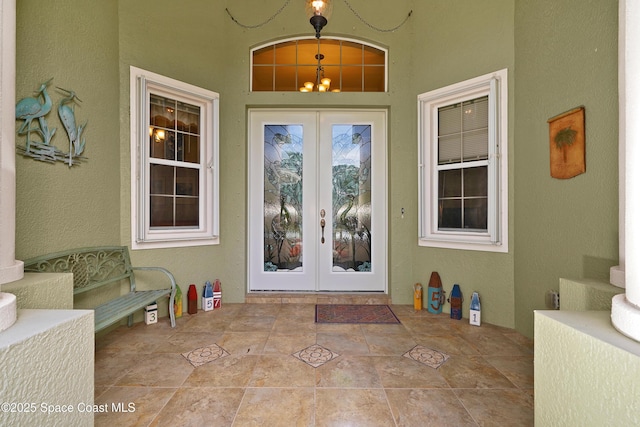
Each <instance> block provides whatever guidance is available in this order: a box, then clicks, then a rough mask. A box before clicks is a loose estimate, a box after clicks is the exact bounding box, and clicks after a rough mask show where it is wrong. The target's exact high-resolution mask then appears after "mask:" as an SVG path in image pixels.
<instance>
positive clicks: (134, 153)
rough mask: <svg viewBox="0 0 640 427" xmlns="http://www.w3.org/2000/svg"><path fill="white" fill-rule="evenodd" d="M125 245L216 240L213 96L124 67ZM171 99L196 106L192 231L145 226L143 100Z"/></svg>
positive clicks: (146, 135) (216, 119) (146, 187)
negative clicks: (127, 128) (127, 152)
mask: <svg viewBox="0 0 640 427" xmlns="http://www.w3.org/2000/svg"><path fill="white" fill-rule="evenodd" d="M129 83H130V102H131V104H130V106H131V109H130V112H131V114H130V116H131V247H132V249H154V248H172V247H186V246H204V245H217V244H219V243H220V236H219V180H218V168H219V160H218V147H219V140H218V138H219V136H218V135H219V134H218V129H219V126H218V125H219V94H218V93H216V92H212V91H209V90H206V89H203V88H200V87H196V86H193V85H190V84H188V83H184V82H181V81H178V80H174V79H171V78H169V77H165V76H162V75H159V74H156V73H152V72H150V71H146V70H143V69H140V68H136V67H133V66H132V67H130V81H129ZM150 93H153V94H157V95H160V96H164V97H168V98H172V99H177V100H180V101H184V102H187V103H189V104H192V105H197V106H199V107H200V108H201V110H200V111H201V114H200V129H201V130H200V135H201V138H200V153H201V155H200V162H199V163H198V164H197V165H196V166H195V167H196V168H197V169H199V170H200V171H201V173H200V174H199V177H200V178H199V179H200V182H199V217H200V220H199V225H198V227H150V224H149V203H148V201H149V197H150V196H149V182H150V179H149V170H150V167H149V164H150V161H149V153H148V151H149V143H148V141H149V99H150V98H149V96H150Z"/></svg>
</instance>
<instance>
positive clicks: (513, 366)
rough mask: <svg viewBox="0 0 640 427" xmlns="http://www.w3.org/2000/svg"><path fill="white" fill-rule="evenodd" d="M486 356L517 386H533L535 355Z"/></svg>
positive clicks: (524, 387) (526, 387)
mask: <svg viewBox="0 0 640 427" xmlns="http://www.w3.org/2000/svg"><path fill="white" fill-rule="evenodd" d="M484 358H485V360H486V361H487V362H489V363H491V365H492V366H493V367H494V368H496V369H497V370H499V371H500V372H501V373H502V374H503V375H504V376H505V377H507V378H508V379H509V381H511V382H512V383H514V384H515V385H516V386H517V387H519V388H522V389H531V388H533V356H485V357H484Z"/></svg>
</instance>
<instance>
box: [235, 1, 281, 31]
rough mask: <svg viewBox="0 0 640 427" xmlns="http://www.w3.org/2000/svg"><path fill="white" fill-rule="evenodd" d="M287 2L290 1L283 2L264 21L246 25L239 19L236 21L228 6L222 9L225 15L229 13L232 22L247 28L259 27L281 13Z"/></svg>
mask: <svg viewBox="0 0 640 427" xmlns="http://www.w3.org/2000/svg"><path fill="white" fill-rule="evenodd" d="M289 3H291V0H286V1H285V2H284V4H283V5H282V7H280V9H278V11H277V12H276V13H274V14H273V15H271V17H269V18H268V19H267V20H266V21H264V22H262V23H260V24H256V25H246V24H243V23H241V22H240V21H238V20H237V19H236V18H235V17H234V16H233V15H232V14H231V12H229V9H228V8H225V9H224V10H225V11H226V12H227V15H229V18H231V20H232V21H233V22H235V23H236V24H238V25H239V26H241V27H242V28H247V29H253V28H260V27H262V26H264V25H266V24H268V23H269V22H271V21H273V20H274V19H275V18H276V16H278V15H280V14H281V13H282V11H283V10H284V8H285V7H287V6H288V5H289Z"/></svg>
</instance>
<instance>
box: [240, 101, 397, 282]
mask: <svg viewBox="0 0 640 427" xmlns="http://www.w3.org/2000/svg"><path fill="white" fill-rule="evenodd" d="M267 124H270V125H273V124H278V125H279V124H282V125H294V124H303V126H304V132H303V140H304V142H303V144H304V145H303V162H304V163H303V164H304V166H303V170H304V176H305V178H306V179H303V194H312V195H313V197H306V198H305V197H303V203H304V208H303V210H304V211H305V215H306V216H305V217H304V218H305V219H307V218H308V220H306V221H303V222H302V224H303V225H302V226H303V230H302V236H304V249H303V251H302V256H301V258H302V259H301V261H302V263H303V264H302V265H303V268H302V269H301V270H302V271H287V272H283V273H281V274H280V273H279V272H270V271H267V272H265V271H264V269H263V268H262V267H261V266H262V265H264V254H263V251H264V248H263V245H262V244H256V242H258V241H260V239H262V238H263V236H264V231H265V230H264V228H265V227H266V225H265V222H264V216H263V215H264V214H263V212H264V207H263V206H264V205H263V203H264V202H263V199H262V198H261V197H260V198H257V197H256V194H255V191H256V190H255V189H260V190H258V191H260V192H262V191H264V190H262V189H264V185H265V182H264V181H265V178H264V168H263V167H262V166H263V165H264V149H263V148H261V147H263V146H264V145H263V144H262V141H263V139H264V126H265V125H267ZM334 124H347V125H349V124H354V125H371V128H372V141H374V142H375V143H374V144H372V148H371V156H372V159H373V162H374V163H373V164H372V166H371V169H372V173H371V177H372V183H371V189H372V190H374V189H375V191H374V193H375V194H374V196H372V200H371V205H372V210H373V211H374V212H375V214H374V215H372V222H371V227H372V233H371V235H372V236H375V237H374V238H375V240H374V242H375V243H374V246H373V248H374V249H372V251H371V255H372V267H371V270H372V271H371V272H370V273H369V272H360V271H358V272H356V273H354V272H352V271H351V272H346V271H342V272H340V271H337V270H335V269H333V268H332V265H333V262H332V258H333V257H332V253H333V250H332V239H331V237H332V234H331V232H332V227H331V225H332V224H331V222H332V221H331V217H330V216H328V217H327V218H326V219H327V221H326V227H325V234H324V235H325V237H326V238H327V240H328V242H327V243H326V245H327V246H323V245H322V244H321V243H320V233H321V230H320V217H319V211H320V209H321V208H322V209H326V210H327V211H331V209H332V203H331V197H332V196H331V194H332V191H331V189H332V183H331V182H332V179H331V176H330V175H331V174H319V171H318V169H317V166H318V165H319V164H326V165H330V164H332V162H331V157H332V154H331V153H332V150H331V146H332V136H331V133H332V129H333V126H332V125H334ZM323 129H325V130H324V131H323ZM247 135H248V157H249V161H248V190H247V199H248V200H247V206H248V215H247V230H248V233H247V254H248V258H247V278H248V281H247V290H248V292H255V291H285V292H286V291H303V292H315V291H341V292H357V291H364V292H384V293H387V292H388V283H387V282H388V273H387V263H388V251H387V242H388V231H387V230H388V226H387V206H388V204H387V199H388V196H387V176H388V173H387V172H388V168H387V138H388V132H387V110H386V109H346V108H341V109H308V108H307V109H303V108H301V109H288V108H287V109H285V108H255V109H250V110H249V113H248V131H247ZM256 138H257V139H256ZM258 141H260V142H258ZM323 162H324V163H323ZM311 177H313V178H311ZM316 177H317V179H316ZM374 178H375V179H374ZM321 192H323V193H325V194H324V196H322V195H321ZM258 199H259V200H258ZM320 204H323V206H320ZM316 216H317V218H316ZM316 219H317V221H316ZM373 228H375V232H374V231H373ZM252 241H253V244H252ZM309 248H313V249H309ZM321 251H324V252H323V253H321ZM324 270H327V271H326V272H325V271H324ZM276 275H278V277H277V278H276ZM274 283H275V284H274ZM345 283H346V284H348V286H349V287H348V288H346V287H345V286H344V284H345ZM263 284H265V285H263ZM303 284H304V285H303Z"/></svg>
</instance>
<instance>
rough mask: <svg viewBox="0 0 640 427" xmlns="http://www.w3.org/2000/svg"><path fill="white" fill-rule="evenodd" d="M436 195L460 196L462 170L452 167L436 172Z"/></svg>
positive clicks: (443, 196)
mask: <svg viewBox="0 0 640 427" xmlns="http://www.w3.org/2000/svg"><path fill="white" fill-rule="evenodd" d="M438 197H439V198H441V199H442V198H446V197H462V170H461V169H453V170H447V171H440V172H439V173H438Z"/></svg>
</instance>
